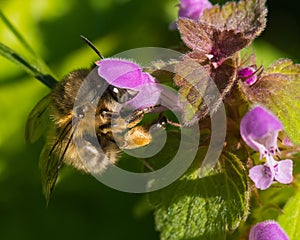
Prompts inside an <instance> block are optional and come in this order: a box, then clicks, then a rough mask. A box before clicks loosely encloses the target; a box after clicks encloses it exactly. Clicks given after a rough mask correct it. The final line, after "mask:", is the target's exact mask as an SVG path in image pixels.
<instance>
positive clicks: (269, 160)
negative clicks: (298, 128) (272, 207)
mask: <svg viewBox="0 0 300 240" xmlns="http://www.w3.org/2000/svg"><path fill="white" fill-rule="evenodd" d="M282 129H283V126H282V124H281V122H280V121H279V120H278V119H277V118H276V117H275V116H274V115H273V114H272V113H270V112H268V111H267V110H266V109H264V108H263V107H261V106H256V107H254V108H253V109H252V110H251V111H249V112H248V113H246V115H245V116H244V117H243V119H242V121H241V125H240V133H241V136H242V138H243V140H244V141H245V142H246V143H247V144H248V145H249V146H250V147H251V148H253V149H254V150H256V151H258V152H259V153H260V159H262V158H265V159H266V162H265V163H264V164H262V165H257V166H254V167H252V168H251V169H250V172H249V176H250V178H251V179H252V181H253V182H254V183H255V186H256V187H257V188H259V189H261V190H264V189H267V188H269V187H270V186H271V184H272V183H273V181H274V180H275V181H278V182H280V183H283V184H288V183H291V182H292V180H293V175H292V171H293V162H292V160H290V159H286V160H281V161H276V160H275V159H274V156H275V154H276V152H278V151H279V150H278V147H277V137H278V132H279V131H281V130H282Z"/></svg>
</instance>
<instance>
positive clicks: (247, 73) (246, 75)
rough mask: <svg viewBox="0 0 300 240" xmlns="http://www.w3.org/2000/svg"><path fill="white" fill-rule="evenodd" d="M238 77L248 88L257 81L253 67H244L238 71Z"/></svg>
mask: <svg viewBox="0 0 300 240" xmlns="http://www.w3.org/2000/svg"><path fill="white" fill-rule="evenodd" d="M238 76H239V78H241V79H242V80H245V81H244V83H245V84H246V85H248V86H251V85H253V84H254V83H255V82H256V81H257V75H256V68H255V67H245V68H242V69H240V70H239V71H238Z"/></svg>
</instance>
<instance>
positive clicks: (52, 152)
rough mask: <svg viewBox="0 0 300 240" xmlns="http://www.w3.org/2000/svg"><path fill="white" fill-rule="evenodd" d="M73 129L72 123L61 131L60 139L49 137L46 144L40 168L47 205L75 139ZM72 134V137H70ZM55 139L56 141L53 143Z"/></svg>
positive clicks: (41, 156)
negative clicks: (73, 138) (72, 141)
mask: <svg viewBox="0 0 300 240" xmlns="http://www.w3.org/2000/svg"><path fill="white" fill-rule="evenodd" d="M53 129H54V128H53ZM71 129H72V126H71V122H70V123H69V124H67V125H66V126H65V127H64V128H63V129H62V130H61V131H60V133H59V135H58V137H56V138H54V137H53V138H51V137H48V140H47V143H46V144H45V146H44V148H43V150H42V153H41V155H40V161H39V167H40V170H41V180H42V186H43V192H44V195H45V198H46V200H47V203H48V202H49V199H50V195H51V192H52V190H53V188H54V186H55V183H56V181H57V178H58V173H59V170H60V168H61V166H62V162H63V159H64V157H65V154H66V152H67V150H68V148H69V146H70V143H71V140H72V137H73V133H71ZM70 133H71V136H69V134H70ZM50 135H51V133H50ZM52 136H56V134H52ZM53 139H54V140H55V141H52V140H53ZM66 139H67V141H66Z"/></svg>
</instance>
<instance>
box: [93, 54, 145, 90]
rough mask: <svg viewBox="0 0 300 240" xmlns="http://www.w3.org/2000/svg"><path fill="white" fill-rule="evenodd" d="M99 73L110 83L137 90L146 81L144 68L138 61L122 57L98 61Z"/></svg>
mask: <svg viewBox="0 0 300 240" xmlns="http://www.w3.org/2000/svg"><path fill="white" fill-rule="evenodd" d="M96 65H98V66H99V68H98V74H99V76H100V77H103V78H104V79H105V80H106V81H107V82H108V83H109V84H111V85H113V86H115V87H119V88H129V89H133V90H136V89H137V87H138V86H140V85H142V84H143V83H144V78H143V74H142V69H141V68H140V66H139V65H137V64H136V63H133V62H131V61H127V60H122V59H113V58H106V59H103V60H100V61H98V62H96Z"/></svg>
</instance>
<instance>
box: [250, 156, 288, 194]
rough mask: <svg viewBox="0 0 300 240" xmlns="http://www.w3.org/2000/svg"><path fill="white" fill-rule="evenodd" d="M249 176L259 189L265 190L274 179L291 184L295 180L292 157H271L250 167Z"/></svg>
mask: <svg viewBox="0 0 300 240" xmlns="http://www.w3.org/2000/svg"><path fill="white" fill-rule="evenodd" d="M249 177H250V178H251V179H252V181H253V182H254V183H255V186H256V187H257V188H258V189H261V190H265V189H267V188H269V187H270V186H271V184H272V183H273V182H274V181H277V182H280V183H283V184H289V183H291V182H292V181H293V161H292V160H290V159H286V160H282V161H275V160H274V159H270V160H269V161H267V162H266V163H265V164H263V165H257V166H254V167H252V168H251V169H250V171H249Z"/></svg>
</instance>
